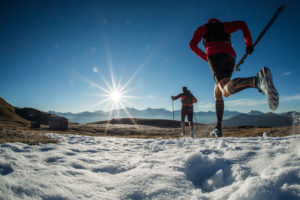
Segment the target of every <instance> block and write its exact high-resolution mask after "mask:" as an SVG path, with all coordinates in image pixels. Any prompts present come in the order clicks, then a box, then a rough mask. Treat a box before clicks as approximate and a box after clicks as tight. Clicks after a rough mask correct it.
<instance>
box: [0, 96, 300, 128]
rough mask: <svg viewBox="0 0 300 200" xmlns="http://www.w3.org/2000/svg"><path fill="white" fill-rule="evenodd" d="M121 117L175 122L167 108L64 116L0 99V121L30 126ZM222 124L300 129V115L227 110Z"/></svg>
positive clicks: (211, 115)
mask: <svg viewBox="0 0 300 200" xmlns="http://www.w3.org/2000/svg"><path fill="white" fill-rule="evenodd" d="M116 113H118V114H119V115H118V116H119V117H118V118H141V119H161V120H165V119H169V120H172V119H173V112H172V111H168V110H166V109H163V108H160V109H152V108H147V109H145V110H137V109H135V108H127V109H120V110H113V111H112V112H105V111H101V110H98V111H95V112H87V111H86V112H81V113H71V112H67V113H61V112H55V111H49V112H43V111H39V110H37V109H34V108H18V107H14V106H12V105H10V104H9V103H7V102H6V101H5V100H4V99H2V98H0V121H2V122H3V123H9V122H17V123H20V124H28V123H30V121H38V122H40V123H41V124H48V121H49V119H50V118H51V117H56V116H61V117H65V118H67V119H68V120H69V121H70V122H74V123H80V124H84V123H92V122H99V121H105V120H110V119H118V118H116V117H115V116H116V115H115V114H116ZM223 119H224V120H223V125H225V126H272V127H275V126H298V125H300V113H299V112H295V111H291V112H286V113H281V114H275V113H271V112H270V113H263V112H260V111H251V112H249V113H240V112H237V111H228V110H225V111H224V117H223ZM174 120H176V121H179V120H180V110H176V111H174ZM215 120H216V113H215V112H212V111H208V112H195V113H194V121H195V122H197V123H202V124H214V123H215Z"/></svg>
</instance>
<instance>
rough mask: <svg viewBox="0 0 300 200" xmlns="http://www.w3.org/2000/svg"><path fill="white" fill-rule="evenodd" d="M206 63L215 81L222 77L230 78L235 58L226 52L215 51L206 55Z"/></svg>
mask: <svg viewBox="0 0 300 200" xmlns="http://www.w3.org/2000/svg"><path fill="white" fill-rule="evenodd" d="M207 61H208V64H209V66H210V70H211V72H212V74H213V76H214V79H215V81H216V82H219V81H220V80H222V79H223V78H231V76H232V72H233V70H234V65H235V58H234V57H232V56H231V55H229V54H227V53H217V54H213V55H210V56H208V59H207Z"/></svg>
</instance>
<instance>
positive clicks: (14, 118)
mask: <svg viewBox="0 0 300 200" xmlns="http://www.w3.org/2000/svg"><path fill="white" fill-rule="evenodd" d="M16 109H18V108H16V107H14V106H12V105H10V104H9V103H7V102H6V101H5V100H4V99H3V98H1V97H0V121H2V122H3V123H4V122H6V123H17V124H21V125H25V124H28V123H29V121H28V120H26V119H24V118H22V117H20V116H19V115H18V114H17V113H16Z"/></svg>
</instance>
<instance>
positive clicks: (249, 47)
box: [246, 46, 254, 54]
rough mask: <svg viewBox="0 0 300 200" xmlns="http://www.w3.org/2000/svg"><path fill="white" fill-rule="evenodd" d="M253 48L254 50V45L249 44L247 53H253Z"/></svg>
mask: <svg viewBox="0 0 300 200" xmlns="http://www.w3.org/2000/svg"><path fill="white" fill-rule="evenodd" d="M253 50H254V47H253V46H247V47H246V53H247V54H251V53H252V52H253Z"/></svg>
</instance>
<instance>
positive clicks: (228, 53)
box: [190, 18, 278, 136]
mask: <svg viewBox="0 0 300 200" xmlns="http://www.w3.org/2000/svg"><path fill="white" fill-rule="evenodd" d="M238 30H242V32H243V35H244V39H245V44H246V52H247V53H248V54H251V53H252V51H253V45H252V38H251V35H250V32H249V29H248V26H247V24H246V23H245V22H243V21H233V22H223V23H222V22H220V21H219V20H218V19H216V18H212V19H210V20H208V22H207V23H206V24H205V25H203V26H200V27H199V28H197V30H196V31H195V33H194V36H193V38H192V40H191V42H190V48H191V49H192V51H193V52H194V53H195V54H197V55H198V56H199V57H200V58H202V59H203V60H205V61H207V62H208V64H209V66H210V69H211V72H212V74H213V77H214V79H215V82H216V83H215V88H214V96H215V106H216V115H217V125H216V127H215V129H214V131H213V132H214V133H215V134H216V135H218V136H222V119H223V112H224V100H223V96H224V97H228V96H230V95H232V94H234V93H237V92H239V91H241V90H243V89H246V88H258V89H259V91H261V92H263V93H264V94H266V95H267V96H268V100H269V104H270V108H271V109H272V110H275V109H276V108H277V106H278V100H277V104H276V103H275V104H274V105H273V104H272V103H273V102H274V98H276V93H277V91H276V89H275V87H274V85H273V82H272V75H271V72H270V70H269V69H268V68H266V67H263V68H262V69H261V71H260V72H259V73H258V74H257V75H256V76H253V77H248V78H235V79H233V80H230V79H231V76H232V72H233V70H234V65H235V58H236V53H235V51H234V49H233V48H232V46H231V38H230V34H231V33H233V32H235V31H238ZM201 40H203V44H204V46H205V49H206V53H205V52H204V51H202V50H201V49H200V48H199V47H198V44H199V42H200V41H201ZM272 98H273V99H272ZM277 98H278V93H277ZM275 100H276V99H275ZM275 102H276V101H275Z"/></svg>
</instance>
